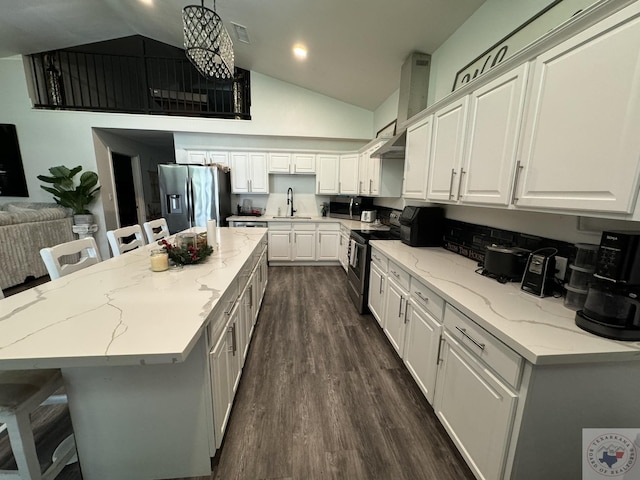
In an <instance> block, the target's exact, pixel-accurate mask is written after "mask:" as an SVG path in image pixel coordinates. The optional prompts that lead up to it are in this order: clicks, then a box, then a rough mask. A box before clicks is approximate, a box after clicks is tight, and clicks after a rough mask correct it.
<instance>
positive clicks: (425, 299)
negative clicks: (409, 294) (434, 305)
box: [416, 291, 429, 303]
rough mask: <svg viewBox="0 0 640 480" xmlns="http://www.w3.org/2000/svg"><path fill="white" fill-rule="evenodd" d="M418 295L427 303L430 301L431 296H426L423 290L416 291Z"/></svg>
mask: <svg viewBox="0 0 640 480" xmlns="http://www.w3.org/2000/svg"><path fill="white" fill-rule="evenodd" d="M416 295H417V296H418V297H420V298H421V299H422V300H424V302H425V303H427V302H429V297H425V296H424V295H422V293H421V292H418V291H416Z"/></svg>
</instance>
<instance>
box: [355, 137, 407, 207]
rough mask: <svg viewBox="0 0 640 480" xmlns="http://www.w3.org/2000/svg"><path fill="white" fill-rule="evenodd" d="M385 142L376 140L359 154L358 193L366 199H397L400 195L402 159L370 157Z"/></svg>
mask: <svg viewBox="0 0 640 480" xmlns="http://www.w3.org/2000/svg"><path fill="white" fill-rule="evenodd" d="M384 142H385V140H378V141H376V142H375V143H373V144H371V145H369V146H368V147H367V148H366V149H364V150H362V151H361V152H360V156H359V166H358V169H359V173H358V177H359V179H358V186H359V188H358V193H359V194H360V195H366V196H368V197H399V196H400V195H401V193H402V171H403V165H404V160H403V159H385V160H382V159H380V158H377V157H372V156H371V154H372V153H373V152H375V151H376V150H377V149H378V148H379V147H380V145H382V144H383V143H384Z"/></svg>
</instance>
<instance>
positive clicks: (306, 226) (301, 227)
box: [293, 223, 316, 232]
mask: <svg viewBox="0 0 640 480" xmlns="http://www.w3.org/2000/svg"><path fill="white" fill-rule="evenodd" d="M293 229H294V230H296V231H298V232H300V231H311V230H312V231H315V229H316V224H315V223H294V224H293Z"/></svg>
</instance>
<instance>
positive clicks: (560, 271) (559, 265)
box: [556, 257, 568, 282]
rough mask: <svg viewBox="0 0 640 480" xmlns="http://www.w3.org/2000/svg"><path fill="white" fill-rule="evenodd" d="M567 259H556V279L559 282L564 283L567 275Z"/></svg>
mask: <svg viewBox="0 0 640 480" xmlns="http://www.w3.org/2000/svg"><path fill="white" fill-rule="evenodd" d="M567 263H568V261H567V259H566V258H564V257H556V278H557V279H558V280H560V281H561V282H564V277H565V275H566V274H567Z"/></svg>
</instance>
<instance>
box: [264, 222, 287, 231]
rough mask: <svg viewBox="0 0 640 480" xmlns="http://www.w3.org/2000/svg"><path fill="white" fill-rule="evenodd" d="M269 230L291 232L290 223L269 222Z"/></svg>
mask: <svg viewBox="0 0 640 480" xmlns="http://www.w3.org/2000/svg"><path fill="white" fill-rule="evenodd" d="M269 230H279V231H282V230H287V231H288V230H291V222H269Z"/></svg>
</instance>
